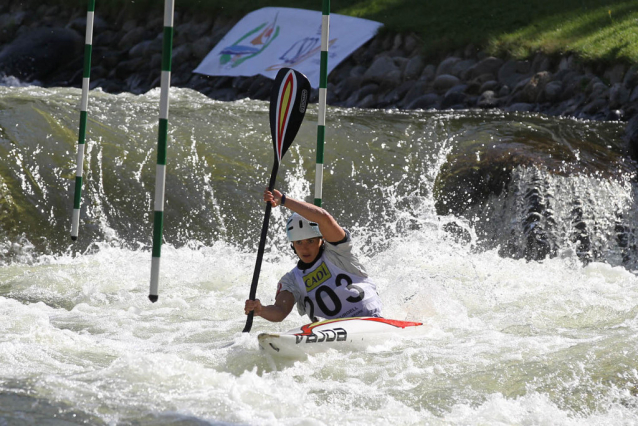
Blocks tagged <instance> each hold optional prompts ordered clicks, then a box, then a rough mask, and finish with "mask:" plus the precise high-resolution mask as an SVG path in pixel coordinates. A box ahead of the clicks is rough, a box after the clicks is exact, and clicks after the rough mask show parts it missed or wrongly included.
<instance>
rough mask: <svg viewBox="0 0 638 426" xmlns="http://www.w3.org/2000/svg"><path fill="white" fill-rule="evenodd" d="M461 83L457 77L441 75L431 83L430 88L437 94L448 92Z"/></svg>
mask: <svg viewBox="0 0 638 426" xmlns="http://www.w3.org/2000/svg"><path fill="white" fill-rule="evenodd" d="M460 83H461V80H459V79H458V78H457V77H454V76H453V75H449V74H441V75H439V76H438V77H436V79H434V82H433V83H432V87H434V89H435V90H438V91H439V92H444V91H447V90H450V89H451V88H452V87H454V86H456V85H458V84H460Z"/></svg>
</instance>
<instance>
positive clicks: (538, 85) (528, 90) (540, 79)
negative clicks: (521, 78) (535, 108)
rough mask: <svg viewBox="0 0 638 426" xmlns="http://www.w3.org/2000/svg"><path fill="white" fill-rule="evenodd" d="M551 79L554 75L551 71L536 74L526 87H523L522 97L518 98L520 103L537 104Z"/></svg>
mask: <svg viewBox="0 0 638 426" xmlns="http://www.w3.org/2000/svg"><path fill="white" fill-rule="evenodd" d="M551 77H552V75H551V73H550V72H549V71H541V72H539V73H536V74H534V76H533V77H531V78H530V79H529V81H528V82H527V83H526V84H525V86H523V89H522V90H521V92H520V96H519V97H518V98H517V99H518V101H519V102H526V103H530V102H537V101H538V100H539V98H540V95H541V94H542V93H543V90H544V89H545V85H546V84H547V83H548V82H549V81H550V79H551Z"/></svg>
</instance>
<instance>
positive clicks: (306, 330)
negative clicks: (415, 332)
mask: <svg viewBox="0 0 638 426" xmlns="http://www.w3.org/2000/svg"><path fill="white" fill-rule="evenodd" d="M350 320H359V321H373V322H380V323H382V324H388V325H391V326H393V327H397V328H406V327H416V326H419V325H423V323H422V322H411V321H400V320H393V319H387V318H380V317H360V318H336V319H331V320H325V321H321V322H314V323H312V324H306V325H304V326H302V327H301V331H302V332H301V333H297V334H295V336H309V335H311V334H312V330H313V329H314V328H316V327H319V326H320V325H325V324H332V323H337V322H342V321H350Z"/></svg>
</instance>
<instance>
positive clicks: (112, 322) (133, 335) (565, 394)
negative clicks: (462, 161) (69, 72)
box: [0, 223, 638, 425]
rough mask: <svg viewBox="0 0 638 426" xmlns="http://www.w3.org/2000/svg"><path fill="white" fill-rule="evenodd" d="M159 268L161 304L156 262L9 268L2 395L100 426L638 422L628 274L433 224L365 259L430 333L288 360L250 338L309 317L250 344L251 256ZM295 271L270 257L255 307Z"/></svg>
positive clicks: (194, 258) (197, 255) (169, 251)
mask: <svg viewBox="0 0 638 426" xmlns="http://www.w3.org/2000/svg"><path fill="white" fill-rule="evenodd" d="M162 262H163V264H162V271H163V273H162V278H161V288H160V300H159V302H158V303H156V304H151V303H150V302H148V300H147V299H146V293H147V282H148V277H149V268H150V253H148V251H145V250H139V251H130V250H126V249H120V248H116V247H109V246H106V245H104V246H101V247H99V248H97V247H94V250H93V252H92V253H87V254H85V255H82V256H78V257H75V258H71V257H64V256H62V257H57V258H41V259H40V260H39V261H38V263H37V264H35V265H31V266H24V265H22V266H20V265H14V266H5V267H3V268H2V269H0V282H1V283H2V285H3V286H8V287H9V288H10V290H9V292H8V293H5V294H4V296H2V297H0V365H2V373H0V389H4V394H5V397H6V396H7V395H13V396H15V397H16V398H18V396H31V397H34V398H38V400H37V401H39V402H36V403H35V405H34V404H33V403H32V404H31V410H33V413H43V410H44V412H46V410H49V411H51V412H50V413H49V415H50V416H49V417H50V418H53V417H54V416H53V415H52V414H53V413H57V412H58V411H59V413H57V415H58V416H63V415H64V413H73V414H75V415H76V416H77V417H72V418H67V420H71V421H80V420H82V419H84V420H85V421H87V422H88V423H91V424H93V423H95V422H104V423H108V424H158V423H159V424H164V423H166V424H168V423H170V422H172V421H177V420H181V421H183V422H185V423H180V424H202V423H201V422H203V424H206V423H208V422H210V423H213V424H216V423H217V422H223V423H239V424H273V425H274V424H307V425H321V424H379V425H380V424H463V425H466V424H471V425H479V424H556V425H558V424H574V425H576V424H579V425H581V424H591V425H598V424H636V423H638V410H637V404H638V396H637V388H636V384H637V383H638V373H637V371H636V367H637V362H636V359H637V358H638V348H637V344H636V341H637V340H636V338H637V337H638V336H637V333H638V308H637V305H638V278H636V276H634V275H632V274H631V273H629V272H627V271H626V270H624V269H622V268H612V267H609V266H607V265H604V264H597V263H592V264H590V265H588V266H586V267H583V266H581V264H580V263H579V262H578V261H577V260H576V259H571V258H564V259H558V258H557V259H553V260H548V261H545V262H542V263H536V262H531V263H527V262H525V261H523V260H511V259H504V258H501V257H499V256H498V255H496V254H495V253H494V252H485V253H472V250H471V247H469V246H461V245H457V244H455V243H454V242H451V241H449V240H447V239H446V234H445V233H444V232H439V231H438V230H437V227H436V224H435V223H432V224H431V226H430V227H427V230H421V231H417V232H413V233H411V234H409V235H406V236H405V237H404V238H402V239H397V240H394V241H392V242H391V245H390V247H389V248H388V249H387V250H386V251H383V252H381V253H378V254H376V255H373V256H372V257H369V258H365V263H366V264H367V265H368V267H369V269H370V273H371V275H372V276H374V277H375V278H376V281H377V283H378V286H379V290H380V294H381V296H382V298H383V300H384V303H385V311H384V313H385V316H386V317H390V318H397V319H408V320H420V321H423V322H424V324H425V325H424V326H423V327H422V328H421V329H420V330H419V331H418V333H414V334H413V335H411V336H409V337H406V338H405V339H403V340H391V341H388V342H386V343H385V344H383V345H381V346H377V347H372V348H369V349H368V350H367V351H366V352H357V353H340V352H329V353H325V354H322V355H320V356H316V357H310V358H309V359H308V360H305V361H304V360H300V361H282V360H273V359H271V358H269V357H268V356H267V355H265V354H264V353H261V352H260V350H259V348H258V346H257V342H256V338H255V336H256V334H257V333H258V332H260V331H265V330H286V329H290V328H293V327H295V326H297V325H299V324H300V323H303V322H306V321H305V318H304V319H301V318H299V316H298V314H296V312H293V313H292V314H291V315H290V317H289V318H288V319H287V320H286V321H284V322H283V323H281V324H268V323H266V322H265V321H263V320H261V319H259V318H258V319H256V321H255V324H254V326H253V331H252V333H251V334H242V333H241V330H242V328H243V324H244V316H243V315H242V310H243V309H242V308H243V302H244V300H245V298H246V295H247V292H248V289H249V283H250V279H251V273H252V266H253V264H254V254H253V253H244V252H242V251H240V250H238V249H237V248H236V247H232V246H229V245H226V244H224V243H219V244H215V245H214V246H213V247H197V246H196V245H193V246H191V247H183V248H180V249H173V248H171V247H165V249H164V253H163V257H162ZM292 264H293V259H292V257H288V256H278V257H276V258H275V257H273V256H270V258H267V259H266V261H265V263H264V265H263V268H262V274H261V277H262V279H261V284H260V287H259V290H258V297H260V298H261V299H262V300H263V301H265V302H268V301H271V300H272V298H273V295H274V293H275V286H276V283H277V279H278V278H279V276H281V275H282V274H283V273H285V272H286V271H287V270H288V269H290V267H291V265H292ZM42 400H44V401H46V402H47V403H46V404H45V403H43V402H42ZM0 401H3V399H1V398H0ZM10 401H13V399H10ZM0 404H1V402H0ZM47 404H49V405H47ZM47 407H48V408H47ZM3 410H4V411H3ZM6 413H8V417H7V418H8V419H12V418H13V419H15V418H17V416H18V413H17V412H11V410H10V409H9V407H6V406H3V405H0V414H3V415H4V416H7V414H6ZM26 413H27V414H25V415H26V416H27V417H28V416H29V414H28V410H26ZM33 413H32V414H31V415H32V416H33V415H34V414H33ZM18 423H19V422H18ZM35 424H37V423H35Z"/></svg>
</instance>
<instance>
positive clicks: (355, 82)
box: [334, 77, 362, 100]
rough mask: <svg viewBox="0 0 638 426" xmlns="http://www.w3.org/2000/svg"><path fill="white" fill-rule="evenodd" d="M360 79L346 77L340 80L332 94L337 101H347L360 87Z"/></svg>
mask: <svg viewBox="0 0 638 426" xmlns="http://www.w3.org/2000/svg"><path fill="white" fill-rule="evenodd" d="M361 81H362V78H361V77H348V78H346V79H345V80H341V82H339V84H337V85H336V86H335V88H334V94H335V95H336V96H337V98H339V99H343V100H345V99H348V98H349V97H350V95H352V93H353V92H354V91H355V90H357V89H359V87H361Z"/></svg>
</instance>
